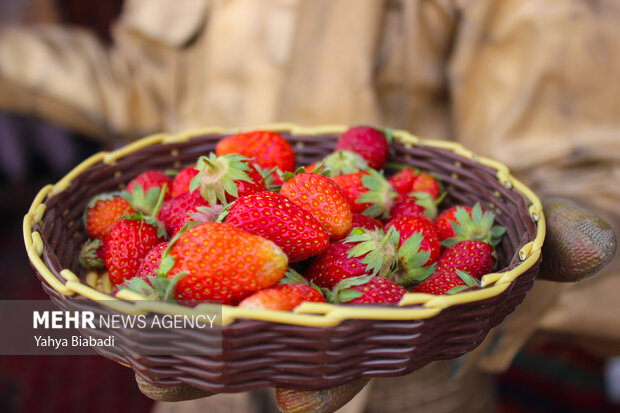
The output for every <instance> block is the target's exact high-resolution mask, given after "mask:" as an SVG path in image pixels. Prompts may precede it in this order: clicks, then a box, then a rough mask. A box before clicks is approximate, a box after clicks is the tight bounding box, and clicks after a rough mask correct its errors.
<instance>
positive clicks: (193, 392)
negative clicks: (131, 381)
mask: <svg viewBox="0 0 620 413" xmlns="http://www.w3.org/2000/svg"><path fill="white" fill-rule="evenodd" d="M136 383H138V388H139V389H140V391H141V392H142V393H143V394H144V395H145V396H146V397H148V398H151V399H153V400H155V401H158V402H180V401H183V400H194V399H200V398H202V397H207V396H213V395H214V394H216V393H210V392H207V391H204V390H201V389H198V388H196V387H192V386H187V385H179V386H172V387H160V386H155V385H154V384H150V383H147V382H146V381H145V380H144V379H143V378H142V377H140V376H138V375H137V374H136Z"/></svg>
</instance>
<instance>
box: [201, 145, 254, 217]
mask: <svg viewBox="0 0 620 413" xmlns="http://www.w3.org/2000/svg"><path fill="white" fill-rule="evenodd" d="M196 168H197V169H198V173H197V174H196V176H194V177H193V178H192V181H191V183H190V187H189V190H190V192H194V191H195V190H197V189H199V193H200V194H201V195H202V197H203V198H204V199H205V200H206V201H207V202H208V204H209V205H216V204H217V203H218V202H219V203H222V204H224V205H226V204H228V203H229V202H231V201H233V200H235V199H237V198H238V197H242V196H246V195H250V194H253V193H257V192H261V191H264V190H265V189H266V187H265V181H264V180H263V177H262V176H261V174H260V173H259V172H258V171H257V170H256V168H254V166H253V165H252V163H251V162H249V161H248V159H247V158H245V157H243V156H241V155H222V156H215V155H214V154H210V155H209V156H208V157H207V156H201V157H200V158H198V162H197V163H196Z"/></svg>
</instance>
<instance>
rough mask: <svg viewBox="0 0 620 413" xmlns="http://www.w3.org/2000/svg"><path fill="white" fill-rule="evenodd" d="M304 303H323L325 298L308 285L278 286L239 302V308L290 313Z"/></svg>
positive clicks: (258, 292)
mask: <svg viewBox="0 0 620 413" xmlns="http://www.w3.org/2000/svg"><path fill="white" fill-rule="evenodd" d="M305 301H311V302H318V303H324V302H325V298H324V297H323V294H321V293H320V292H319V291H318V290H317V289H316V288H313V287H311V286H309V285H304V284H279V285H276V286H274V287H270V288H267V289H265V290H260V291H257V292H255V293H254V294H252V295H251V296H249V297H247V298H245V299H244V300H243V301H241V302H240V303H239V307H242V308H261V309H265V310H281V311H290V310H293V309H294V308H295V307H297V306H298V305H299V304H301V303H303V302H305Z"/></svg>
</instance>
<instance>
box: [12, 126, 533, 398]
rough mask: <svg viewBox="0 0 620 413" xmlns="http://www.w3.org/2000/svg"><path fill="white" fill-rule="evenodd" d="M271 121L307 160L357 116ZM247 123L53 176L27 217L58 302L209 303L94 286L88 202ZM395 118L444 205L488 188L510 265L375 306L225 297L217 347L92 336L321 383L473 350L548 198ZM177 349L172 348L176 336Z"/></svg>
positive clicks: (161, 375)
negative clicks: (453, 286)
mask: <svg viewBox="0 0 620 413" xmlns="http://www.w3.org/2000/svg"><path fill="white" fill-rule="evenodd" d="M253 129H259V128H253ZM260 129H269V130H276V131H279V132H281V133H282V134H283V136H284V137H285V138H286V139H288V140H289V141H290V142H291V143H292V144H293V146H294V148H295V151H296V154H297V163H298V164H299V165H305V164H309V163H311V162H315V161H317V160H319V159H321V158H322V157H324V156H325V155H326V154H328V153H330V152H331V151H332V149H333V147H334V145H335V143H336V140H337V139H338V136H339V134H340V133H342V132H343V131H344V130H346V127H344V126H334V127H321V128H301V127H297V126H295V125H288V124H278V125H267V126H262V127H260ZM237 132H239V130H222V129H208V130H199V131H191V132H188V133H183V134H177V135H168V134H158V135H153V136H150V137H147V138H144V139H142V140H140V141H137V142H135V143H133V144H130V145H128V146H126V147H124V148H122V149H120V150H117V151H114V152H109V153H105V152H104V153H99V154H97V155H94V156H93V157H91V158H89V159H87V160H86V161H84V162H83V163H82V164H80V165H79V166H78V167H76V168H75V169H74V170H73V171H71V172H70V173H69V174H68V175H67V176H65V177H64V178H63V179H62V180H60V181H59V182H58V183H57V184H55V185H49V186H47V187H45V188H43V189H42V190H41V191H40V192H39V194H38V195H37V196H36V198H35V200H34V202H33V204H32V206H31V208H30V210H29V212H28V214H27V215H26V216H25V218H24V228H23V229H24V239H25V244H26V248H27V251H28V255H29V258H30V261H31V263H32V265H33V267H34V268H35V270H36V272H37V275H38V277H39V279H40V281H41V283H42V285H43V288H44V290H45V291H46V292H47V294H49V296H50V297H51V299H52V300H53V301H54V303H56V304H57V305H58V306H59V307H60V308H63V309H67V310H83V309H88V308H89V306H90V304H92V303H93V302H94V301H104V300H107V301H105V303H106V307H105V311H109V312H110V313H114V314H145V313H148V312H152V313H160V314H194V313H198V312H200V307H197V308H195V309H190V308H186V307H181V306H179V305H176V304H170V303H163V302H162V303H153V302H140V301H139V300H137V298H138V297H135V296H132V293H130V292H127V294H121V293H119V294H118V295H117V296H116V297H113V296H111V295H108V294H104V293H102V292H100V291H98V290H96V289H94V288H92V287H90V286H89V285H88V284H87V283H86V282H85V281H84V279H85V274H84V271H83V270H82V269H81V268H80V266H79V265H78V255H79V254H78V253H79V250H80V246H81V244H82V243H83V242H84V241H85V231H84V230H83V223H82V220H81V215H82V212H83V210H84V207H85V206H86V203H87V202H88V200H89V199H90V198H91V197H92V196H93V195H95V194H97V193H100V192H103V191H112V190H117V189H119V188H121V187H123V186H124V185H125V184H127V182H129V181H130V180H131V179H132V178H134V177H135V176H137V175H138V174H140V173H141V172H143V171H145V170H147V169H169V168H181V167H184V166H187V165H189V164H190V163H193V162H194V161H195V160H196V158H197V157H198V156H199V155H202V154H205V153H208V152H210V151H212V150H214V148H215V145H216V143H217V142H218V140H220V139H221V138H222V137H224V136H227V135H230V134H232V133H237ZM393 132H394V136H395V142H394V145H393V147H394V155H393V156H392V157H391V159H390V161H392V162H397V163H404V164H408V165H411V166H413V167H418V168H421V169H425V170H428V171H431V172H433V173H434V174H436V176H437V177H438V178H439V179H441V180H442V181H443V183H444V185H445V189H446V191H447V197H446V200H445V201H444V202H445V204H446V205H450V204H456V203H464V204H470V205H473V204H474V203H475V202H477V201H480V202H481V204H482V205H483V208H485V209H488V210H492V211H494V212H495V214H496V220H497V222H498V223H499V224H501V225H503V226H505V227H506V228H507V232H506V235H505V236H504V239H503V241H502V242H501V244H500V245H499V246H498V248H497V254H498V257H499V268H501V270H499V271H498V272H497V273H493V274H488V275H486V276H484V277H483V279H482V285H483V288H480V289H477V290H474V291H467V292H463V293H460V294H456V295H451V296H432V295H427V294H417V293H416V294H413V293H410V294H406V295H405V296H404V298H403V299H402V300H401V301H400V303H399V304H398V305H391V306H378V307H374V306H373V307H367V308H360V307H351V306H349V307H347V306H342V305H331V304H322V303H304V304H302V305H301V306H299V307H298V308H297V309H296V310H295V311H294V312H279V311H268V310H254V309H253V310H246V309H241V308H237V307H231V306H224V307H223V309H222V335H223V338H222V340H223V341H222V347H223V348H222V353H221V354H216V355H211V356H174V355H166V356H139V355H123V356H119V355H117V354H112V353H109V352H107V351H106V350H105V349H103V348H96V349H95V350H96V351H98V352H99V353H100V354H103V355H104V356H106V357H109V358H111V359H113V360H115V361H117V362H119V363H122V364H124V365H127V366H130V367H132V368H133V369H134V370H135V372H136V373H137V374H139V375H140V376H142V377H143V378H144V379H145V380H146V381H147V382H149V383H151V384H156V385H159V386H173V385H179V384H188V385H192V386H195V387H198V388H201V389H203V390H206V391H214V392H241V391H247V390H252V389H257V388H263V387H288V388H296V389H305V390H312V389H321V388H326V387H331V386H336V385H340V384H343V383H346V382H348V381H351V380H354V379H356V378H359V377H362V376H365V377H390V376H399V375H404V374H407V373H410V372H412V371H414V370H416V369H418V368H420V367H422V366H424V365H426V364H428V363H429V362H431V361H434V360H441V359H450V358H454V357H457V356H459V355H462V354H464V353H466V352H468V351H471V350H473V349H474V348H475V347H476V346H478V345H479V344H480V342H481V341H482V340H483V339H484V337H485V336H486V334H487V333H488V331H489V329H490V328H492V327H493V326H495V325H497V324H498V323H500V322H501V321H502V320H503V319H504V317H506V315H507V314H509V313H510V312H512V311H513V310H514V308H515V307H516V306H517V305H518V304H519V303H520V302H521V301H522V300H523V298H524V297H525V294H526V293H527V292H528V290H529V289H530V288H531V286H532V284H533V282H534V279H535V277H536V275H537V273H538V267H539V263H540V249H541V246H542V242H543V239H544V234H545V223H544V216H543V214H542V207H541V205H540V202H539V200H538V199H537V198H536V196H535V195H534V194H533V193H532V192H531V191H530V190H529V189H528V188H526V187H525V186H524V185H522V184H521V183H520V182H519V181H517V180H516V179H514V177H512V176H511V175H510V174H509V172H508V170H507V168H506V167H505V166H504V165H502V164H500V163H498V162H495V161H492V160H489V159H485V158H482V157H476V156H474V155H473V154H472V153H471V152H469V151H467V150H466V149H464V148H463V147H461V146H460V145H457V144H454V143H450V142H444V141H429V140H422V139H419V138H417V137H414V136H412V135H410V134H409V133H407V132H405V131H399V130H395V131H393ZM123 293H124V292H123ZM90 333H92V332H90ZM118 334H122V333H118ZM121 338H122V339H123V340H124V342H126V343H129V344H128V345H127V348H128V351H129V353H128V354H132V353H131V351H130V350H131V348H132V344H133V345H136V346H148V345H149V343H151V342H152V340H153V337H151V335H150V334H149V332H148V331H146V332H144V331H143V332H142V333H140V334H138V335H135V334H134V335H132V336H131V337H121ZM207 339H208V338H206V337H205V340H207ZM170 354H175V353H174V347H172V348H171V351H170Z"/></svg>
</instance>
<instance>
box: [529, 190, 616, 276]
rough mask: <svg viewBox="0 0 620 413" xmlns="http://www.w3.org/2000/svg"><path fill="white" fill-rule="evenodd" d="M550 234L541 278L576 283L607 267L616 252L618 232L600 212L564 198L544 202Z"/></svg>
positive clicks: (543, 254) (544, 251)
mask: <svg viewBox="0 0 620 413" xmlns="http://www.w3.org/2000/svg"><path fill="white" fill-rule="evenodd" d="M542 204H543V211H544V214H545V219H546V222H547V236H546V238H545V242H544V244H543V247H542V264H541V268H540V276H539V277H538V278H539V279H543V280H549V281H558V282H575V281H579V280H582V279H584V278H587V277H590V276H592V275H594V274H596V273H597V272H598V271H600V270H601V269H602V268H603V267H605V266H606V265H607V264H608V263H609V261H610V260H611V259H612V258H613V256H614V254H615V252H616V234H615V233H614V230H613V229H612V228H611V226H609V224H608V223H607V222H605V221H604V220H603V219H602V218H601V217H599V216H598V215H596V214H594V213H592V212H590V211H588V210H586V209H584V208H582V207H580V206H579V205H577V204H576V203H575V202H573V201H570V200H568V199H563V198H546V199H543V201H542Z"/></svg>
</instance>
